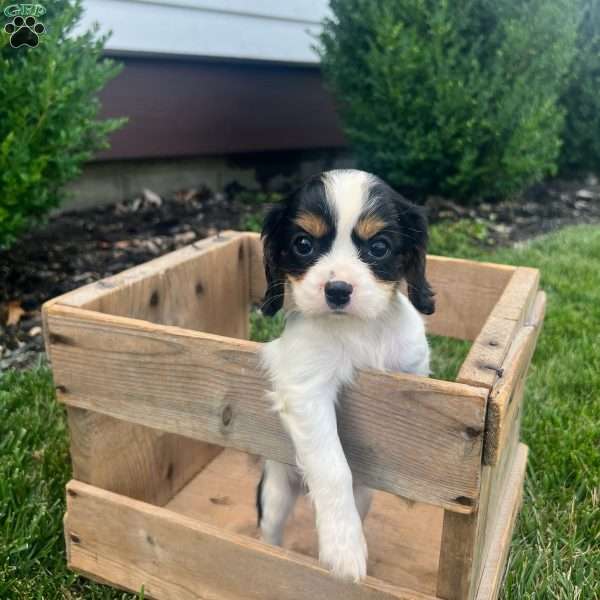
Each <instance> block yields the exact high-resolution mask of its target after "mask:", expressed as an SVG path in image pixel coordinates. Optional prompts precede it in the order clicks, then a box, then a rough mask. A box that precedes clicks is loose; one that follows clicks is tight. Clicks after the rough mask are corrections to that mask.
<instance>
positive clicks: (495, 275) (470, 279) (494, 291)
mask: <svg viewBox="0 0 600 600" xmlns="http://www.w3.org/2000/svg"><path fill="white" fill-rule="evenodd" d="M248 240H249V245H250V298H251V300H252V301H253V302H255V303H260V301H261V300H262V298H263V296H264V293H265V275H264V269H263V265H262V261H263V252H262V244H261V241H260V237H259V236H258V234H254V235H252V234H248ZM514 272H515V267H511V266H507V265H497V264H493V263H482V262H475V261H470V260H462V259H458V258H446V257H443V256H433V255H430V256H428V257H427V277H428V279H429V282H430V283H431V285H432V287H433V290H434V291H435V294H436V311H435V313H434V314H433V315H431V316H430V317H427V329H428V331H429V332H430V333H433V334H435V335H443V336H448V337H454V338H458V339H465V340H474V339H475V338H476V337H477V335H478V334H479V332H480V330H481V328H482V327H483V325H484V324H485V322H486V319H487V318H488V316H489V315H490V313H491V311H492V309H493V308H494V306H495V305H496V302H497V301H498V299H499V298H500V296H501V295H502V293H503V291H504V288H505V287H506V285H507V283H508V281H509V280H510V278H511V276H512V275H513V273H514Z"/></svg>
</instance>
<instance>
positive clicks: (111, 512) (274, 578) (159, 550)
mask: <svg viewBox="0 0 600 600" xmlns="http://www.w3.org/2000/svg"><path fill="white" fill-rule="evenodd" d="M67 492H68V494H67V518H66V522H65V527H66V539H67V545H68V547H69V549H68V555H69V557H70V558H69V567H70V568H71V569H74V570H76V571H79V572H81V573H83V574H86V575H88V576H90V577H92V578H96V579H100V580H102V581H105V582H110V583H111V584H113V585H117V586H119V587H123V588H125V589H129V590H132V591H136V592H137V591H139V590H140V588H141V586H142V585H143V586H144V592H145V596H146V597H151V598H157V599H160V600H167V599H171V598H172V599H174V598H177V600H199V599H205V600H212V599H220V600H221V599H222V600H229V599H231V600H234V599H235V600H241V599H242V598H244V599H246V600H252V599H255V600H304V599H305V598H314V599H315V600H320V599H322V600H329V599H336V598H337V599H340V600H341V599H344V600H388V599H389V600H391V599H395V600H434V599H433V597H432V596H430V595H426V594H420V593H418V592H413V591H410V590H406V589H403V588H398V587H396V586H393V585H390V584H386V583H384V582H381V581H379V580H377V579H375V578H373V577H367V579H366V580H365V581H364V582H363V583H361V584H360V585H356V584H352V583H342V582H339V581H337V580H336V579H334V578H333V577H332V576H331V575H330V574H329V573H328V572H327V571H326V570H324V569H323V568H322V567H320V566H319V565H318V563H317V562H316V561H315V560H314V559H312V558H310V557H306V556H302V555H301V554H297V553H295V552H291V551H289V550H284V549H281V548H275V547H272V546H269V545H267V544H263V543H262V542H260V541H258V540H254V539H251V538H249V537H247V536H244V535H239V534H236V533H231V532H228V531H225V530H223V529H221V528H218V527H215V526H213V525H210V524H208V523H202V522H200V521H197V520H195V519H192V518H189V517H186V516H183V515H180V514H177V513H175V512H173V511H171V510H168V509H165V508H161V507H156V506H152V505H150V504H147V503H144V502H140V501H137V500H132V499H130V498H127V497H126V496H121V495H118V494H114V493H111V492H107V491H105V490H101V489H99V488H96V487H93V486H89V485H87V484H84V483H81V482H78V481H75V480H73V481H71V482H70V483H69V484H68V486H67Z"/></svg>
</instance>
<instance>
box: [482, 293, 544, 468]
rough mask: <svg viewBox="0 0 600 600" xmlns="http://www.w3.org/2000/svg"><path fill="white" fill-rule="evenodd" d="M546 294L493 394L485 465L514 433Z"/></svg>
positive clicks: (523, 329) (519, 337)
mask: <svg viewBox="0 0 600 600" xmlns="http://www.w3.org/2000/svg"><path fill="white" fill-rule="evenodd" d="M545 307H546V294H545V293H544V292H538V294H537V296H536V302H535V305H534V308H533V314H532V317H531V321H528V323H530V324H528V325H525V326H523V327H521V329H520V330H519V333H518V334H517V336H516V338H515V340H514V342H513V344H512V346H511V348H510V351H509V352H508V354H507V356H506V357H505V360H504V363H503V364H504V366H503V371H504V372H503V376H502V378H501V379H499V380H498V381H497V382H496V385H495V386H494V387H493V388H492V390H491V392H490V399H489V402H488V410H487V415H486V427H485V444H484V456H483V459H484V464H486V465H494V464H496V462H497V461H498V456H499V455H500V454H501V451H502V447H503V445H504V444H505V443H506V439H507V437H508V436H509V435H510V433H511V431H512V430H513V423H514V419H515V416H516V415H517V414H518V412H519V410H520V407H521V403H522V397H523V391H524V386H525V381H524V379H525V376H526V374H527V371H528V369H529V365H530V363H531V359H532V357H533V353H534V351H535V347H536V344H537V340H538V337H539V334H540V330H541V327H542V324H543V319H544V312H545Z"/></svg>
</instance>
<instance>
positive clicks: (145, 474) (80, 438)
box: [67, 406, 222, 506]
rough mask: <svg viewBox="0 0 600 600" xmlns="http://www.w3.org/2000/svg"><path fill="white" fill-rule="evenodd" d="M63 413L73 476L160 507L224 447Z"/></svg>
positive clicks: (75, 411) (81, 412) (78, 411)
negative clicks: (68, 439) (65, 419)
mask: <svg viewBox="0 0 600 600" xmlns="http://www.w3.org/2000/svg"><path fill="white" fill-rule="evenodd" d="M67 411H68V418H69V433H70V440H71V461H72V465H73V476H74V477H75V478H77V479H79V480H80V481H83V482H85V483H89V484H92V485H95V486H97V487H101V488H103V489H105V490H108V491H112V492H116V493H119V494H124V495H126V496H129V497H131V498H135V499H138V500H143V501H145V502H151V503H152V504H157V505H159V506H161V505H163V504H166V503H167V502H168V501H169V500H170V499H171V498H172V497H173V496H174V495H175V494H176V493H177V492H178V491H179V490H180V489H181V488H182V487H183V486H184V485H185V484H186V483H187V482H188V481H189V480H190V479H191V478H192V477H194V475H196V474H197V473H198V472H199V471H200V470H202V468H203V467H204V466H205V465H206V464H208V463H209V462H210V461H211V460H212V459H213V458H214V457H215V456H216V455H217V454H218V453H219V452H220V451H221V450H222V448H220V447H218V446H213V445H210V444H207V443H206V442H201V441H199V440H193V439H188V438H184V437H181V436H178V435H175V434H173V433H165V432H163V431H159V430H156V429H150V428H149V427H144V426H143V425H136V424H134V423H129V422H127V421H122V420H119V419H115V418H113V417H110V416H107V415H103V414H100V413H96V412H92V411H89V410H85V409H82V408H77V407H73V406H69V407H67Z"/></svg>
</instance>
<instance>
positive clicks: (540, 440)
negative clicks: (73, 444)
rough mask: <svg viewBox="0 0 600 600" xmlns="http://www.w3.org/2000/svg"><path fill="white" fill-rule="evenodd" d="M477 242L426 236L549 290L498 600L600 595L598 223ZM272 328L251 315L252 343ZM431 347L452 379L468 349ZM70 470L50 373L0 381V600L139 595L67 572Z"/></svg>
mask: <svg viewBox="0 0 600 600" xmlns="http://www.w3.org/2000/svg"><path fill="white" fill-rule="evenodd" d="M465 231H466V232H465ZM481 248H482V247H481V245H478V244H477V243H472V242H471V240H470V237H469V234H468V230H464V229H458V230H453V231H452V234H451V235H448V234H447V231H446V230H445V228H444V226H437V227H435V228H434V230H433V232H432V247H431V252H433V253H438V254H450V255H454V256H465V257H468V258H477V259H485V260H491V261H496V262H504V263H510V264H515V265H527V266H533V267H538V268H539V269H541V271H542V286H543V288H544V289H545V290H546V292H547V293H548V310H547V315H546V321H545V325H544V330H543V332H542V335H541V337H540V340H539V343H538V348H537V352H536V354H535V357H534V360H533V364H532V366H531V369H530V376H529V380H528V384H527V392H526V410H525V415H524V421H523V437H524V440H525V442H526V443H527V444H529V446H530V455H529V456H530V458H529V466H528V471H527V481H526V484H525V501H524V505H523V510H522V512H521V516H520V518H519V522H518V526H517V530H516V533H515V536H514V540H513V547H512V553H511V557H510V563H509V567H508V574H507V579H506V585H505V591H504V595H503V598H505V599H511V600H513V599H514V600H517V599H518V600H527V599H530V598H531V599H534V598H535V599H538V600H539V599H546V598H548V599H559V600H574V599H581V600H593V599H595V598H600V227H591V226H586V227H576V228H569V229H565V230H563V231H560V232H558V233H555V234H552V235H550V236H548V237H544V238H541V239H538V240H536V241H534V242H532V243H529V244H526V245H523V246H521V247H518V248H507V249H501V250H499V251H496V252H491V251H488V250H482V249H481ZM277 326H278V324H277V323H276V324H275V326H272V325H271V324H268V323H265V322H264V321H262V320H260V319H258V318H256V317H255V318H253V331H254V337H255V339H258V340H263V339H266V338H267V337H268V336H269V335H271V334H272V332H273V331H274V330H275V329H276V327H277ZM432 346H433V356H434V375H435V376H438V377H452V376H453V374H454V373H455V372H456V369H457V366H458V365H459V364H460V361H461V360H462V357H463V356H464V354H465V352H466V350H467V345H466V344H465V343H464V342H448V341H447V340H442V339H439V338H438V339H433V340H432ZM69 469H70V467H69V458H68V444H67V431H66V426H65V420H64V412H63V409H62V408H61V407H60V406H58V405H57V404H56V403H55V401H54V391H53V386H52V381H51V377H50V374H49V371H48V369H47V368H45V367H43V366H40V367H39V368H37V369H35V370H32V371H29V372H22V373H17V372H9V373H6V374H4V375H2V376H0V598H2V599H12V598H15V599H18V600H30V599H31V600H33V599H34V598H35V599H42V598H45V599H50V598H85V599H90V598H91V599H96V598H98V599H99V598H105V599H116V598H134V597H135V596H131V595H128V594H124V593H122V592H117V591H114V590H112V589H110V588H108V587H105V586H101V585H96V584H92V583H89V582H87V581H85V580H83V579H81V578H78V577H76V576H74V575H73V574H71V573H69V572H68V571H67V570H66V568H65V557H64V549H63V541H62V531H61V529H62V515H63V511H64V498H63V496H64V484H65V482H66V481H67V479H68V478H69Z"/></svg>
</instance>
